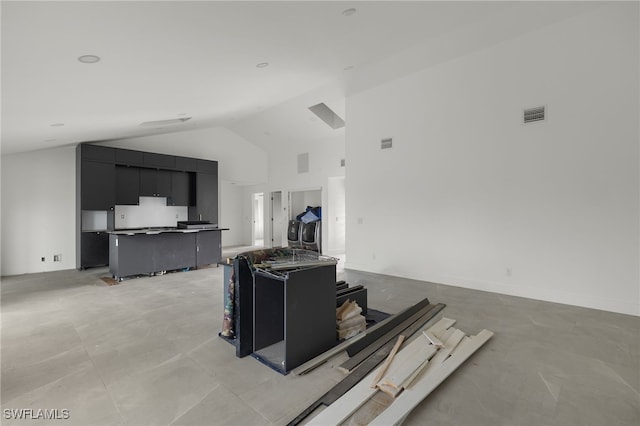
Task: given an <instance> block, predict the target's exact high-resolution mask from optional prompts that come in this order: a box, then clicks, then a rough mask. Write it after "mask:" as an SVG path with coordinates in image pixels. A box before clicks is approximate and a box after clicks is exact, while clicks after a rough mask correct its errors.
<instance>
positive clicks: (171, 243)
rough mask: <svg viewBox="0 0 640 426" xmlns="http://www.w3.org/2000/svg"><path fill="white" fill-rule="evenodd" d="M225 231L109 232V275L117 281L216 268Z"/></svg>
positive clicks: (214, 229) (162, 229) (175, 229)
mask: <svg viewBox="0 0 640 426" xmlns="http://www.w3.org/2000/svg"><path fill="white" fill-rule="evenodd" d="M226 230H227V228H206V229H181V228H145V229H126V230H119V231H111V232H109V234H110V235H109V273H110V274H111V275H112V276H113V278H115V279H116V280H118V281H122V279H123V278H126V277H131V276H137V275H155V274H158V273H164V272H167V271H177V270H187V269H190V268H197V267H202V266H205V265H211V264H218V263H219V262H220V261H221V260H222V248H221V232H222V231H226Z"/></svg>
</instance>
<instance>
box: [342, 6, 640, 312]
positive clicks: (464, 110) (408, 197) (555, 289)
mask: <svg viewBox="0 0 640 426" xmlns="http://www.w3.org/2000/svg"><path fill="white" fill-rule="evenodd" d="M638 39H639V33H638V3H618V4H613V5H608V6H606V7H602V8H600V9H598V10H596V11H595V12H592V13H588V14H585V15H582V16H578V17H576V18H573V19H570V20H567V21H564V22H561V23H558V24H554V25H552V26H549V27H547V28H544V29H542V30H539V31H535V32H532V33H530V34H527V35H525V36H523V37H521V38H518V39H514V40H511V41H508V42H504V43H501V44H499V45H496V46H494V47H492V48H488V49H485V50H482V51H479V52H476V53H473V54H470V55H467V56H465V57H462V58H460V59H457V60H454V61H451V62H448V63H445V64H441V65H439V66H436V67H434V68H431V69H426V70H423V71H421V72H418V73H416V74H413V75H411V76H408V77H405V78H402V79H399V80H395V81H391V82H388V83H386V84H383V85H381V86H379V87H376V88H374V89H371V90H369V91H366V92H363V93H360V94H357V95H354V96H351V97H349V98H347V115H348V117H349V120H348V123H347V133H346V153H347V165H348V167H347V179H346V188H347V224H348V228H347V265H346V266H347V267H350V268H355V269H361V270H365V271H371V272H378V273H384V274H390V275H397V276H404V277H410V278H415V279H421V280H428V281H433V282H439V283H444V284H450V285H455V286H462V287H470V288H476V289H481V290H488V291H495V292H499V293H505V294H512V295H520V296H526V297H532V298H539V299H542V300H550V301H556V302H561V303H567V304H573V305H579V306H588V307H594V308H600V309H605V310H611V311H617V312H623V313H630V314H635V315H640V294H639V293H640V284H639V282H640V277H639V229H638V228H639V226H638V218H639V216H640V214H639V200H638V196H639V174H638V168H639V167H638V166H639V162H638V158H639V157H638V140H639V130H638V117H639V113H640V111H639V107H638V93H639V88H638V76H639V69H638V60H639V55H638V52H639V48H638ZM538 105H547V107H548V117H549V118H548V121H546V122H543V123H538V124H531V125H523V124H521V115H522V109H523V108H528V107H534V106H538ZM387 137H393V143H394V148H393V149H391V150H381V149H380V140H381V139H382V138H387Z"/></svg>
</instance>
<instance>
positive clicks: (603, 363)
mask: <svg viewBox="0 0 640 426" xmlns="http://www.w3.org/2000/svg"><path fill="white" fill-rule="evenodd" d="M598 361H599V362H600V363H601V364H602V365H603V367H604V368H606V369H607V370H608V372H609V374H611V375H613V376H615V378H616V379H617V380H618V381H619V382H620V383H622V384H623V385H625V386H626V387H628V388H629V389H631V391H632V392H633V393H634V394H635V396H636V398H638V399H639V401H640V391H639V390H638V389H636V388H634V387H633V386H631V384H630V383H629V382H627V381H626V380H625V379H624V377H622V376H621V375H620V374H618V372H617V371H615V370H614V369H613V368H611V367H609V365H607V363H606V362H605V361H603V360H601V359H598ZM639 374H640V373H639Z"/></svg>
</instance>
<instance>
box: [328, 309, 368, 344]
mask: <svg viewBox="0 0 640 426" xmlns="http://www.w3.org/2000/svg"><path fill="white" fill-rule="evenodd" d="M366 328H367V320H366V318H365V317H364V315H362V308H361V307H360V306H358V304H357V303H356V302H355V301H353V302H352V301H350V300H346V301H345V302H344V303H343V304H342V306H340V307H339V308H338V309H336V331H337V332H338V339H340V340H343V339H348V338H350V337H353V336H355V335H357V334H360V333H362V332H363V331H365V330H366Z"/></svg>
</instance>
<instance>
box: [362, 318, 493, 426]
mask: <svg viewBox="0 0 640 426" xmlns="http://www.w3.org/2000/svg"><path fill="white" fill-rule="evenodd" d="M492 336H493V332H491V331H489V330H482V331H481V332H480V333H478V335H476V336H474V337H471V338H465V339H464V341H463V342H462V343H461V344H460V345H459V346H458V348H457V349H456V350H455V351H454V352H453V354H452V355H451V357H450V358H449V359H448V360H447V361H446V362H445V363H443V364H441V365H440V367H439V368H437V369H436V370H434V371H433V372H432V373H431V374H430V375H428V376H425V377H424V378H423V380H419V381H418V382H417V383H416V384H415V385H414V387H413V388H412V389H405V391H404V392H402V394H400V396H398V398H396V400H395V401H394V402H393V404H391V406H389V407H388V408H387V409H386V410H384V411H383V412H382V413H381V414H380V415H379V416H378V417H376V418H375V419H374V420H373V421H372V422H371V423H370V425H371V426H388V425H397V424H400V423H401V422H402V420H403V419H404V418H405V417H406V416H407V415H408V414H409V413H410V412H411V410H413V409H414V408H415V407H416V406H417V405H418V404H420V403H421V402H422V400H424V399H425V398H426V397H427V396H428V395H429V394H430V393H431V392H433V390H434V389H435V388H437V387H438V386H439V385H440V384H441V383H442V382H443V381H444V380H445V379H446V378H447V377H449V376H450V375H451V374H452V373H453V372H454V371H455V370H456V369H457V368H458V367H460V365H462V364H463V363H464V362H465V361H466V360H467V359H468V358H469V357H470V356H471V355H473V354H474V353H475V352H476V351H477V350H478V349H480V348H481V347H482V345H484V344H485V343H486V342H487V341H488V340H489V339H490V338H491V337H492Z"/></svg>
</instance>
